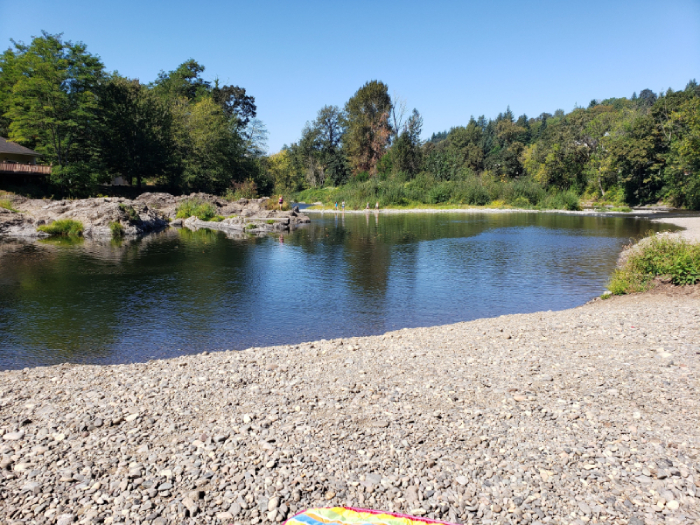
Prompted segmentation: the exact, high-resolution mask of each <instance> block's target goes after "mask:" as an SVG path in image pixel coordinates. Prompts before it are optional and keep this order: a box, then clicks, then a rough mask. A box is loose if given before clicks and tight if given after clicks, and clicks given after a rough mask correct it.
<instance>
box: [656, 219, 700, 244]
mask: <svg viewBox="0 0 700 525" xmlns="http://www.w3.org/2000/svg"><path fill="white" fill-rule="evenodd" d="M654 222H663V223H665V224H675V225H676V226H680V227H681V228H685V229H684V230H681V231H679V232H676V233H674V234H673V235H676V236H678V237H682V238H684V239H686V240H688V241H690V242H700V217H673V218H666V219H654Z"/></svg>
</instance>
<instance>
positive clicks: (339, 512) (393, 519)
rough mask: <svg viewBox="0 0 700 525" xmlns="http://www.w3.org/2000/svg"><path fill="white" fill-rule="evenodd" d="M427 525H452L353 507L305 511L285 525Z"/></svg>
mask: <svg viewBox="0 0 700 525" xmlns="http://www.w3.org/2000/svg"><path fill="white" fill-rule="evenodd" d="M426 523H433V524H437V525H452V524H450V523H447V522H445V521H435V520H430V519H427V518H416V517H413V516H404V515H403V514H394V513H392V512H383V511H379V510H368V509H354V508H352V507H333V508H332V509H309V510H305V511H304V512H301V513H299V514H297V515H296V516H294V517H293V518H289V519H288V520H287V521H286V522H285V525H425V524H426Z"/></svg>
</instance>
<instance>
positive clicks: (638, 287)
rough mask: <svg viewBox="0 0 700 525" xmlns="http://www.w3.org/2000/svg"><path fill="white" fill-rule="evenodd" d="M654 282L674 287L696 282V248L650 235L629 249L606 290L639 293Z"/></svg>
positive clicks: (699, 278) (699, 269) (699, 260)
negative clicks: (662, 281) (665, 282)
mask: <svg viewBox="0 0 700 525" xmlns="http://www.w3.org/2000/svg"><path fill="white" fill-rule="evenodd" d="M656 279H661V280H664V281H668V282H672V283H673V284H676V285H684V284H696V283H698V282H700V244H697V243H690V242H688V241H686V240H685V239H678V238H674V237H667V236H662V235H654V236H653V237H648V238H646V239H643V240H642V241H641V242H640V243H639V244H638V245H636V246H634V247H632V248H630V251H629V254H628V255H627V258H626V260H625V261H624V263H623V264H622V266H621V267H620V268H618V269H617V270H615V273H614V274H613V276H612V279H611V281H610V283H609V285H608V289H609V290H610V291H611V292H612V293H613V294H615V295H622V294H628V293H634V292H643V291H645V290H648V289H649V288H651V287H652V286H653V285H654V282H655V280H656Z"/></svg>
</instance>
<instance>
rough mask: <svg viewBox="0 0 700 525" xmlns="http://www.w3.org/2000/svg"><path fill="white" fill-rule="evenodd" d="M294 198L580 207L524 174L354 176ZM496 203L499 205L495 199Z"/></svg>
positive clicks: (362, 203)
mask: <svg viewBox="0 0 700 525" xmlns="http://www.w3.org/2000/svg"><path fill="white" fill-rule="evenodd" d="M295 200H297V201H303V202H307V203H312V202H322V203H323V204H324V205H326V206H333V205H334V203H335V202H336V201H337V202H338V203H340V202H342V201H345V206H346V208H347V209H351V210H352V209H356V210H359V209H364V208H365V207H366V206H367V203H368V202H369V203H370V208H374V204H375V203H376V202H379V205H380V206H381V207H382V208H386V207H423V206H433V207H441V206H443V207H444V206H448V205H453V206H490V205H491V206H496V207H500V206H509V207H512V208H523V209H559V210H580V209H581V204H580V201H579V196H578V194H577V193H576V192H575V191H574V190H572V189H570V190H566V191H561V190H557V189H554V188H549V189H545V187H544V186H542V185H541V184H540V183H538V182H536V181H534V180H532V179H530V178H521V179H514V180H508V181H501V180H497V179H495V178H493V177H487V176H477V175H469V176H466V177H464V178H463V179H460V180H450V181H439V180H436V179H435V178H434V177H433V176H432V175H430V174H428V173H420V174H418V175H417V176H416V177H415V178H412V179H410V180H408V178H407V177H405V176H403V175H401V174H398V175H394V176H391V177H387V178H385V179H384V180H381V178H376V177H375V178H372V179H369V180H366V181H362V180H358V179H354V180H352V181H351V182H349V183H348V184H345V185H344V186H339V187H335V188H333V187H325V188H310V189H307V190H304V191H302V192H299V193H298V194H296V195H295ZM494 203H495V204H494Z"/></svg>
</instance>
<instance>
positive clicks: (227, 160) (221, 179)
mask: <svg viewBox="0 0 700 525" xmlns="http://www.w3.org/2000/svg"><path fill="white" fill-rule="evenodd" d="M0 71H1V72H2V73H1V74H0V135H2V136H8V135H9V138H10V139H11V140H13V141H16V142H18V143H20V144H24V145H26V146H28V147H30V148H32V149H35V150H36V151H38V152H39V153H41V154H42V157H41V159H40V161H41V162H44V163H47V164H49V163H50V164H52V166H53V168H52V172H51V181H50V182H51V184H52V186H53V188H52V189H51V191H52V192H55V193H59V194H63V195H70V196H86V195H90V194H95V193H96V192H97V191H96V190H97V188H98V185H100V184H103V183H106V182H109V181H110V179H111V178H113V177H115V176H122V177H124V178H125V179H126V180H127V181H129V182H130V183H131V182H135V183H136V185H138V187H139V188H140V187H141V185H142V183H143V182H144V180H145V179H146V178H149V179H151V180H155V181H157V182H158V183H161V184H164V185H166V186H169V187H170V188H172V189H173V190H175V191H178V190H180V191H207V192H212V193H224V192H225V191H226V190H227V189H228V188H230V187H231V183H232V182H240V181H243V180H248V179H252V180H255V181H256V183H257V185H258V188H259V189H260V190H262V191H269V190H270V189H271V185H270V184H268V183H267V182H266V178H265V177H264V175H263V174H262V170H261V162H260V159H261V157H262V156H263V153H264V141H265V136H266V131H265V129H264V126H262V123H260V121H257V120H256V119H255V116H256V106H255V99H254V98H253V97H251V96H249V95H247V94H246V91H245V89H243V88H240V87H238V86H219V84H218V82H215V83H214V85H212V84H211V83H209V82H207V81H205V80H203V79H202V78H201V74H202V73H203V71H204V66H202V65H200V64H198V63H197V62H196V61H194V60H189V61H187V62H185V63H183V64H181V65H180V66H179V67H178V68H177V69H176V70H174V71H171V72H169V73H164V72H161V74H160V75H159V77H158V79H157V81H156V82H155V83H154V84H152V85H143V84H140V83H139V81H138V80H130V79H127V78H124V77H122V76H120V75H119V74H117V73H116V72H115V73H112V74H107V73H106V72H105V71H104V66H103V65H102V63H101V61H100V60H99V58H98V57H96V56H94V55H92V54H90V53H88V52H87V48H86V46H85V45H84V44H82V43H73V42H70V41H64V40H63V39H62V36H61V35H50V34H48V33H46V32H44V33H42V35H41V36H39V37H35V38H33V39H32V42H31V43H30V44H29V45H25V44H22V43H16V42H14V41H13V47H12V48H10V49H8V50H7V51H5V52H4V53H2V54H1V55H0Z"/></svg>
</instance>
